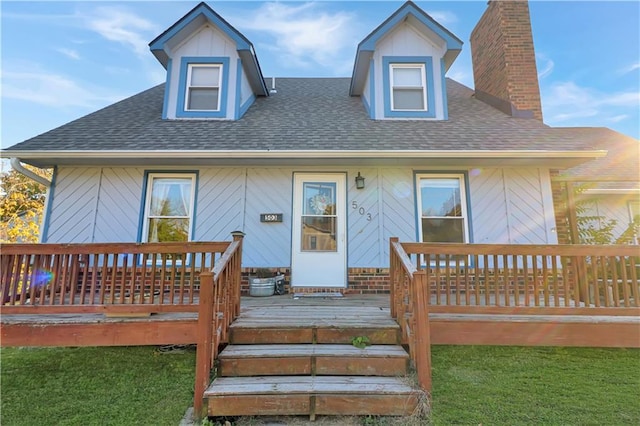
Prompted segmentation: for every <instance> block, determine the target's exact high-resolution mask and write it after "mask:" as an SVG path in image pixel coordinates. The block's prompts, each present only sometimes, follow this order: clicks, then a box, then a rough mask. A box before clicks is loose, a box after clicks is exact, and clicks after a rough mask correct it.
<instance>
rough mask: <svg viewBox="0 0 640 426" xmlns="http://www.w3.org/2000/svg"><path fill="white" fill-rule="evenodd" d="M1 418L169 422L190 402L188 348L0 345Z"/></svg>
mask: <svg viewBox="0 0 640 426" xmlns="http://www.w3.org/2000/svg"><path fill="white" fill-rule="evenodd" d="M0 368H1V369H2V371H1V376H0V377H1V379H2V381H1V382H0V391H1V394H0V396H1V400H2V411H0V413H1V417H0V424H2V425H3V426H5V425H7V426H8V425H34V424H35V425H38V424H43V425H47V424H56V425H98V424H99V425H134V424H135V425H172V426H175V425H177V424H178V423H179V421H180V419H181V418H182V416H183V415H184V412H185V410H186V409H187V407H190V406H191V405H192V404H193V383H194V372H195V350H187V351H182V352H178V353H172V352H159V351H158V350H157V348H155V347H104V348H94V347H89V348H87V347H84V348H2V352H1V364H0Z"/></svg>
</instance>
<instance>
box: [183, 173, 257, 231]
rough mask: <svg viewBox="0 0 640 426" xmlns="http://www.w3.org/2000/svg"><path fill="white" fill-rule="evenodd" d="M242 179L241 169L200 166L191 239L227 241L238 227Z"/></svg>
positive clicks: (241, 206) (240, 216) (240, 219)
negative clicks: (202, 167)
mask: <svg viewBox="0 0 640 426" xmlns="http://www.w3.org/2000/svg"><path fill="white" fill-rule="evenodd" d="M244 180H245V173H244V169H232V168H216V169H201V170H200V175H199V186H198V188H197V193H196V197H197V202H196V214H195V217H194V220H195V221H196V223H195V232H194V235H193V240H194V241H227V240H229V234H230V233H231V232H233V231H236V230H242V212H243V210H244Z"/></svg>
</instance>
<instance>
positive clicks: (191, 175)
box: [141, 173, 196, 242]
mask: <svg viewBox="0 0 640 426" xmlns="http://www.w3.org/2000/svg"><path fill="white" fill-rule="evenodd" d="M155 178H177V179H191V194H190V197H191V198H190V204H189V215H188V216H153V217H151V216H150V215H149V210H150V209H151V196H152V193H153V179H155ZM146 191H147V193H146V194H145V201H144V216H143V225H142V236H141V241H142V242H149V240H148V238H149V219H152V218H159V217H173V218H182V219H189V236H188V238H187V241H192V239H193V217H194V211H193V210H194V206H195V194H196V175H195V174H194V173H149V175H148V177H147V188H146Z"/></svg>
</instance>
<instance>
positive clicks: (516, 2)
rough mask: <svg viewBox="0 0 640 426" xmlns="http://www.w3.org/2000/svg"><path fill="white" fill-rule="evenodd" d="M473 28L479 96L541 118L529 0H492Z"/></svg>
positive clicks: (503, 108)
mask: <svg viewBox="0 0 640 426" xmlns="http://www.w3.org/2000/svg"><path fill="white" fill-rule="evenodd" d="M488 4H489V6H488V7H487V10H485V12H484V14H483V15H482V17H481V18H480V21H478V24H477V25H476V27H475V28H474V29H473V31H472V32H471V40H470V41H471V59H472V61H473V79H474V83H475V92H476V94H475V95H476V98H477V99H480V100H481V101H484V102H486V103H488V104H490V105H492V106H493V107H495V108H497V109H499V110H500V111H502V112H504V113H505V114H508V115H511V116H513V117H519V118H535V119H537V120H540V121H542V107H541V104H540V87H539V86H538V70H537V68H536V56H535V51H534V49H533V36H532V34H531V20H530V19H529V3H528V2H527V0H502V1H500V0H497V1H496V0H491V1H489V3H488Z"/></svg>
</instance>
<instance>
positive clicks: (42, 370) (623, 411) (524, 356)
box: [0, 346, 640, 426]
mask: <svg viewBox="0 0 640 426" xmlns="http://www.w3.org/2000/svg"><path fill="white" fill-rule="evenodd" d="M194 358H195V352H194V351H186V352H184V353H169V354H163V353H160V352H158V351H157V350H156V348H153V347H128V348H3V349H2V352H1V368H2V371H1V379H2V382H1V384H0V385H1V388H0V391H1V399H2V411H1V414H2V417H1V419H0V423H1V424H2V425H3V426H4V425H27V424H28V425H31V424H58V425H93V424H104V425H107V424H112V425H130V424H136V425H177V424H178V422H179V421H180V419H181V418H182V416H183V414H184V412H185V410H186V408H187V407H189V406H190V405H191V404H192V390H193V380H194V378H193V375H194V362H195V359H194ZM432 359H433V389H434V391H433V399H432V404H431V405H432V412H431V416H430V419H429V420H426V419H422V420H418V419H415V418H412V419H407V418H405V419H397V418H390V417H375V416H364V417H360V418H343V419H342V420H344V421H345V423H346V420H349V422H350V423H348V424H360V425H368V426H385V425H407V424H412V425H413V424H416V425H418V424H419V425H426V424H433V425H438V426H439V425H480V424H482V425H637V424H640V398H638V395H640V350H637V349H592V348H521V347H486V346H484V347H480V346H434V347H433V350H432ZM322 419H323V418H320V420H322ZM324 419H326V420H331V418H324ZM298 420H299V421H300V423H299V424H306V423H302V422H303V419H300V418H299V419H298ZM335 420H336V421H340V419H339V418H338V419H335ZM407 422H409V423H407ZM237 424H251V425H260V424H263V422H262V421H261V420H260V418H240V419H239V421H238V422H237ZM316 424H321V423H320V422H317V423H316ZM327 424H331V423H327ZM336 424H339V423H336Z"/></svg>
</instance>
